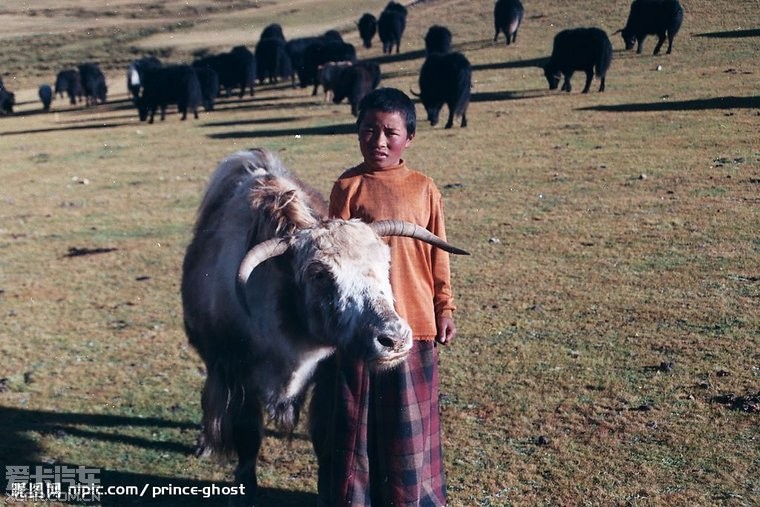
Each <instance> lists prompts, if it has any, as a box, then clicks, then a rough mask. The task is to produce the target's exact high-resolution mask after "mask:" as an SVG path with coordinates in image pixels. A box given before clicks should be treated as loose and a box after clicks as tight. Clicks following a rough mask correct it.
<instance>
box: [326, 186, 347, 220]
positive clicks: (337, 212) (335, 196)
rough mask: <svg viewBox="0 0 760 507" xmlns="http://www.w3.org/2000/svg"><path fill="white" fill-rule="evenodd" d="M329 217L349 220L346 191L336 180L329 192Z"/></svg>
mask: <svg viewBox="0 0 760 507" xmlns="http://www.w3.org/2000/svg"><path fill="white" fill-rule="evenodd" d="M329 212H330V217H331V218H342V219H344V220H348V219H349V218H351V211H350V209H349V202H348V191H347V189H346V188H345V186H344V185H341V181H340V180H338V181H336V182H335V184H334V185H333V188H332V191H331V192H330V210H329Z"/></svg>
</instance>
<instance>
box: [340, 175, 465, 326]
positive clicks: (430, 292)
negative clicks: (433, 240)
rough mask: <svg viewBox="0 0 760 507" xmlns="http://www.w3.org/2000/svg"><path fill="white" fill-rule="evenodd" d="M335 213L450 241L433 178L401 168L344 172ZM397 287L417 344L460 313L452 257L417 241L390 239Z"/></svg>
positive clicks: (400, 308) (397, 303)
mask: <svg viewBox="0 0 760 507" xmlns="http://www.w3.org/2000/svg"><path fill="white" fill-rule="evenodd" d="M330 215H331V216H333V217H338V218H343V219H349V218H359V219H361V220H363V221H365V222H373V221H376V220H388V219H397V220H406V221H407V222H412V223H415V224H418V225H421V226H423V227H425V228H426V229H428V230H429V231H430V232H432V233H433V234H435V235H437V236H438V237H440V238H442V239H446V229H445V227H444V221H443V201H442V199H441V193H440V191H439V190H438V188H437V187H436V186H435V183H434V182H433V180H432V179H431V178H429V177H427V176H425V175H424V174H422V173H419V172H416V171H412V170H410V169H409V168H407V167H406V164H405V163H404V161H403V160H402V161H401V163H400V164H399V165H397V166H394V167H390V168H386V169H383V170H377V171H372V170H368V169H367V168H366V167H365V165H364V164H360V165H358V166H357V167H354V168H352V169H349V170H348V171H346V172H345V173H343V174H342V175H341V176H340V177H339V178H338V180H337V181H336V182H335V184H334V185H333V189H332V192H331V194H330ZM388 244H389V245H390V248H391V287H392V289H393V295H394V298H395V307H396V311H397V312H398V313H399V315H401V317H403V318H404V319H406V321H407V322H408V323H409V325H410V326H411V328H412V333H413V335H414V338H415V339H417V340H432V339H434V338H435V336H436V331H437V329H436V319H437V318H438V317H451V314H452V312H453V311H454V310H455V306H454V304H453V297H452V292H451V283H450V268H449V254H448V253H446V252H444V251H443V250H440V249H438V248H434V247H432V246H430V245H429V244H427V243H424V242H422V241H418V240H415V239H412V238H404V237H391V238H388Z"/></svg>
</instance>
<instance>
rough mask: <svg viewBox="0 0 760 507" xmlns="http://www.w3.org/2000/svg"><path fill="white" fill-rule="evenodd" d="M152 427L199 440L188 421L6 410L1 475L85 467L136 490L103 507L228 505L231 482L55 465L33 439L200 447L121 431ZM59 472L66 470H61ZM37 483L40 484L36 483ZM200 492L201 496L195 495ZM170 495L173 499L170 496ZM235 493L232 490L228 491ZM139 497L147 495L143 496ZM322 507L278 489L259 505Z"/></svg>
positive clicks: (189, 450) (106, 482) (0, 422)
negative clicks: (22, 469) (17, 468)
mask: <svg viewBox="0 0 760 507" xmlns="http://www.w3.org/2000/svg"><path fill="white" fill-rule="evenodd" d="M122 427H123V428H129V427H148V428H156V429H159V428H175V429H180V430H181V431H183V432H184V431H187V432H190V433H191V434H192V435H193V436H192V438H193V439H194V438H195V435H196V433H197V431H198V424H196V423H193V422H187V421H172V420H167V419H161V418H156V417H146V418H142V417H130V416H122V415H110V414H85V413H61V412H53V411H46V410H28V409H21V408H11V407H2V406H0V434H2V435H3V439H2V440H0V470H6V471H7V470H8V469H7V468H6V467H10V466H28V467H29V470H30V471H35V470H36V469H37V468H36V467H41V470H42V471H43V472H46V473H48V472H51V471H52V470H54V467H64V466H65V467H68V469H69V470H71V469H74V470H76V469H78V468H79V467H80V466H84V467H86V468H87V469H90V470H91V469H95V470H96V471H97V473H96V474H95V478H96V479H98V480H99V481H100V485H101V486H103V487H108V486H133V487H135V488H136V490H134V491H133V493H134V494H126V493H125V494H122V495H115V496H106V495H101V497H100V500H99V502H100V504H101V505H103V506H116V505H118V506H122V505H161V506H168V507H173V506H177V507H179V506H184V507H188V506H189V507H194V506H196V505H197V506H201V505H203V506H208V505H220V506H222V505H227V502H228V496H227V495H224V494H223V490H224V488H230V487H231V486H232V484H231V483H229V482H211V481H205V480H201V479H192V478H183V477H168V476H161V475H156V474H144V473H135V472H129V471H123V470H114V469H109V468H105V467H102V466H99V465H98V463H71V462H62V461H56V462H55V463H54V464H51V463H50V462H49V461H48V460H47V459H45V458H44V454H45V450H44V449H43V448H42V447H41V446H40V445H39V443H38V442H37V441H36V440H34V439H33V438H32V437H31V436H30V435H34V434H42V435H52V436H53V437H61V438H62V437H66V436H74V437H79V438H82V439H84V440H85V441H87V442H113V443H119V444H128V445H130V446H133V447H139V448H143V449H151V450H157V451H160V452H167V453H175V454H184V455H191V454H193V452H194V451H195V446H193V445H188V444H185V443H182V442H176V441H175V442H172V441H158V440H152V439H147V438H141V437H134V436H130V435H126V434H124V433H122V432H120V431H119V428H122ZM58 470H62V468H59V469H58ZM30 482H32V483H34V482H36V481H34V479H30ZM2 484H3V487H2V489H0V495H3V494H5V495H7V494H10V491H9V490H8V482H7V481H3V482H2ZM193 488H195V492H196V493H195V494H192V491H193ZM169 491H171V492H172V494H169ZM227 491H229V489H227ZM138 492H142V493H143V494H142V496H140V494H139V493H138ZM315 504H316V495H315V494H313V493H308V492H303V491H286V490H281V489H275V488H265V487H262V488H260V489H259V491H258V492H257V495H256V505H257V506H260V507H298V506H304V505H305V506H308V505H315Z"/></svg>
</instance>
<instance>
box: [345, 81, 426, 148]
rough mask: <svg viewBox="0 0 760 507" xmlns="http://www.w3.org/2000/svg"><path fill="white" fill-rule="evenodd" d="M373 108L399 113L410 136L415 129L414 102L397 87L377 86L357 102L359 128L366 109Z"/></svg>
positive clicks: (357, 124) (415, 114)
mask: <svg viewBox="0 0 760 507" xmlns="http://www.w3.org/2000/svg"><path fill="white" fill-rule="evenodd" d="M371 109H374V110H376V111H382V112H384V113H399V114H401V116H403V117H404V118H405V119H406V134H407V136H409V137H411V136H412V135H414V133H415V131H416V130H417V113H416V112H415V110H414V102H412V99H410V98H409V97H408V96H407V95H406V94H405V93H404V92H402V91H401V90H399V89H398V88H378V89H376V90H373V91H372V92H370V93H369V94H368V95H367V96H365V97H364V98H363V99H362V100H361V102H359V114H357V115H356V127H357V128H359V125H361V123H362V120H363V119H364V115H365V114H366V113H367V111H369V110H371Z"/></svg>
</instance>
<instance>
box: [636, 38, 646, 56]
mask: <svg viewBox="0 0 760 507" xmlns="http://www.w3.org/2000/svg"><path fill="white" fill-rule="evenodd" d="M645 38H646V35H642V36H641V37H639V36H636V42H637V43H638V45H637V46H636V54H639V55H640V54H641V50H642V49H643V48H644V39H645Z"/></svg>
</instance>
